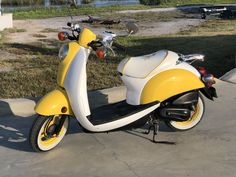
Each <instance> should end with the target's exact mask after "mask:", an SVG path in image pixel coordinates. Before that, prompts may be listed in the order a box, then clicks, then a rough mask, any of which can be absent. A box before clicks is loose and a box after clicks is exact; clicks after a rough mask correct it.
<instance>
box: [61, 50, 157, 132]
mask: <svg viewBox="0 0 236 177" xmlns="http://www.w3.org/2000/svg"><path fill="white" fill-rule="evenodd" d="M88 55H89V50H87V49H85V48H83V47H81V49H80V50H79V52H78V53H77V55H76V56H75V58H74V60H73V61H72V63H71V65H70V68H69V70H68V73H67V75H66V79H65V89H66V92H67V94H68V97H69V100H70V104H71V107H72V110H73V112H74V114H75V116H76V118H77V120H78V121H79V123H80V124H81V125H82V126H83V127H84V128H86V129H87V130H89V131H93V132H102V131H108V130H113V129H116V128H119V127H122V126H125V125H128V124H130V123H132V122H134V121H136V120H138V119H140V118H142V117H144V116H145V115H147V114H149V113H151V112H152V111H154V110H155V109H156V108H158V107H159V105H160V104H159V103H158V104H156V105H153V106H151V107H149V108H147V109H145V110H143V111H140V112H138V113H136V114H133V115H131V116H128V117H125V118H122V119H119V120H116V121H113V122H109V123H105V124H101V125H96V126H94V125H93V124H92V123H91V122H90V121H89V120H88V118H87V116H89V115H90V108H89V103H88V95H87V75H86V63H87V60H88Z"/></svg>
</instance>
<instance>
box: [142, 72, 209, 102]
mask: <svg viewBox="0 0 236 177" xmlns="http://www.w3.org/2000/svg"><path fill="white" fill-rule="evenodd" d="M204 87H205V85H204V84H203V82H201V80H200V79H199V78H198V77H197V76H196V75H194V74H193V73H191V72H190V71H188V70H184V69H171V70H167V71H163V72H161V73H159V74H157V75H156V76H154V77H153V78H151V79H150V80H149V81H148V82H147V84H146V85H145V87H144V89H143V91H142V95H141V99H140V104H147V103H151V102H153V101H156V100H158V101H160V102H162V101H164V100H166V99H168V98H170V97H172V96H174V95H178V94H180V93H184V92H187V91H190V90H195V89H199V88H204Z"/></svg>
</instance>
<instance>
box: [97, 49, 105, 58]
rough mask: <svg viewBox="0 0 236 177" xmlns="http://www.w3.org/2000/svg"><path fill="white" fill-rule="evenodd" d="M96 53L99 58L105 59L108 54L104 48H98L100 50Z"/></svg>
mask: <svg viewBox="0 0 236 177" xmlns="http://www.w3.org/2000/svg"><path fill="white" fill-rule="evenodd" d="M96 55H97V57H98V58H100V59H104V58H105V56H106V52H105V51H104V50H101V49H98V50H97V51H96Z"/></svg>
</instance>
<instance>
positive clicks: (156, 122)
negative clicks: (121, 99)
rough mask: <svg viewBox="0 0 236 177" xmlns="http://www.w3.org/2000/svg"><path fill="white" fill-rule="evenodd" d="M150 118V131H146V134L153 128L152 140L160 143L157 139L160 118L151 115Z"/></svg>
mask: <svg viewBox="0 0 236 177" xmlns="http://www.w3.org/2000/svg"><path fill="white" fill-rule="evenodd" d="M150 118H151V119H150V120H149V122H148V124H149V128H148V131H146V132H145V134H149V133H150V132H151V130H152V129H153V137H152V142H153V143H158V141H157V140H156V139H157V133H158V132H159V128H160V120H159V119H157V118H155V117H154V116H152V115H150Z"/></svg>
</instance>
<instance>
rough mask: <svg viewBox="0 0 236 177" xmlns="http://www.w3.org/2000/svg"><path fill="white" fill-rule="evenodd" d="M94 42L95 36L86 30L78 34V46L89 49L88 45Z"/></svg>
mask: <svg viewBox="0 0 236 177" xmlns="http://www.w3.org/2000/svg"><path fill="white" fill-rule="evenodd" d="M94 40H96V34H94V33H93V32H92V31H91V30H89V29H88V28H84V29H83V31H82V32H81V34H80V38H79V45H81V46H83V47H85V48H89V46H88V43H90V42H92V41H94Z"/></svg>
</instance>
